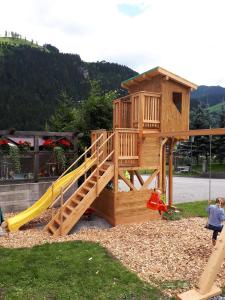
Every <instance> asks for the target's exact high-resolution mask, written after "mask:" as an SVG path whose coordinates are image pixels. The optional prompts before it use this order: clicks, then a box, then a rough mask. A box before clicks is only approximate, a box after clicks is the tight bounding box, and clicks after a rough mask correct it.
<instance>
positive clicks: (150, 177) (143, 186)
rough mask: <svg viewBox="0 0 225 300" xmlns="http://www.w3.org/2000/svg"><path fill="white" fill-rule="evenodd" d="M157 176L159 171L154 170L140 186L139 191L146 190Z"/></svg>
mask: <svg viewBox="0 0 225 300" xmlns="http://www.w3.org/2000/svg"><path fill="white" fill-rule="evenodd" d="M158 174H159V169H157V170H155V172H154V173H152V174H151V175H150V176H149V177H148V179H147V180H146V181H145V183H144V184H143V185H142V187H141V188H140V190H144V189H147V188H148V186H149V184H150V183H151V182H152V180H153V179H154V178H155V177H156V176H157V175H158Z"/></svg>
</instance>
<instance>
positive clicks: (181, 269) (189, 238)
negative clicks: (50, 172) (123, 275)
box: [0, 212, 225, 295]
mask: <svg viewBox="0 0 225 300" xmlns="http://www.w3.org/2000/svg"><path fill="white" fill-rule="evenodd" d="M49 213H50V212H48V213H47V214H46V216H45V221H46V220H47V219H48V218H49V216H48V214H49ZM36 222H37V221H36ZM42 222H43V223H44V221H43V219H42ZM205 222H206V220H205V219H204V218H191V219H182V220H179V221H170V222H169V221H165V220H161V221H149V222H145V223H142V224H131V225H121V226H116V227H113V228H108V229H103V228H100V229H99V228H95V227H92V228H82V229H81V230H80V231H79V232H76V233H74V234H71V235H69V236H65V237H59V238H54V237H52V236H50V235H49V234H48V233H47V232H44V231H42V230H40V229H39V230H38V229H37V228H29V226H28V227H27V229H26V230H20V231H18V232H15V233H9V234H8V236H5V237H1V238H0V246H4V247H11V248H19V247H32V246H34V245H39V244H44V243H53V242H63V241H70V240H85V241H94V242H99V243H100V244H101V245H102V246H104V247H106V248H107V249H108V250H109V251H110V252H111V253H112V255H113V256H114V257H116V258H117V259H119V260H120V261H121V262H122V263H123V264H124V265H125V266H126V267H127V268H128V269H129V270H131V271H133V272H135V273H137V274H138V276H139V277H140V278H141V279H143V280H145V281H148V282H151V283H152V281H154V282H155V284H156V285H157V284H160V285H161V283H162V282H163V283H166V282H174V281H177V282H185V283H186V282H188V283H190V285H189V284H184V285H179V284H178V285H175V287H174V288H168V287H167V288H165V291H166V293H167V294H168V295H171V294H172V295H174V294H176V293H178V292H183V291H185V290H187V289H189V288H190V287H193V286H194V285H195V284H196V283H197V281H198V278H199V276H200V274H201V272H202V271H203V268H204V266H205V264H206V262H207V260H208V258H209V256H210V254H211V252H212V249H213V248H212V245H211V234H212V232H211V231H209V230H207V229H205V228H204V225H205ZM35 225H37V223H35ZM217 284H218V285H220V286H225V269H224V268H223V267H222V268H221V272H220V274H219V275H218V277H217ZM165 286H170V285H166V284H165Z"/></svg>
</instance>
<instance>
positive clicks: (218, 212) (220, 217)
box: [206, 198, 225, 246]
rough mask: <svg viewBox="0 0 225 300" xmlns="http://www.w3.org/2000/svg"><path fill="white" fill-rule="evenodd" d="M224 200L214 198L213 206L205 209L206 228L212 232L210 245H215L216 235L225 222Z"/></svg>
mask: <svg viewBox="0 0 225 300" xmlns="http://www.w3.org/2000/svg"><path fill="white" fill-rule="evenodd" d="M224 206H225V200H224V199H223V198H216V204H215V205H209V206H208V207H207V208H206V211H207V213H208V224H207V225H206V228H208V229H211V230H213V235H212V244H213V246H215V245H216V240H217V236H218V233H219V232H221V231H222V229H223V221H225V215H224V209H223V207H224Z"/></svg>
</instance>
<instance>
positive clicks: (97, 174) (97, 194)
mask: <svg viewBox="0 0 225 300" xmlns="http://www.w3.org/2000/svg"><path fill="white" fill-rule="evenodd" d="M96 176H97V182H96V196H97V197H98V196H99V187H98V180H99V147H98V146H97V166H96Z"/></svg>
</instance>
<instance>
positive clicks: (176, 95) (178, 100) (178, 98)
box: [173, 92, 182, 113]
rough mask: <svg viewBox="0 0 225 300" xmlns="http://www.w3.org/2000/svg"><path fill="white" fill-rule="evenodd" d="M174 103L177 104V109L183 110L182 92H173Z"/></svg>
mask: <svg viewBox="0 0 225 300" xmlns="http://www.w3.org/2000/svg"><path fill="white" fill-rule="evenodd" d="M173 103H174V104H175V105H176V108H177V110H178V111H179V112H180V113H181V111H182V93H175V92H173Z"/></svg>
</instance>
